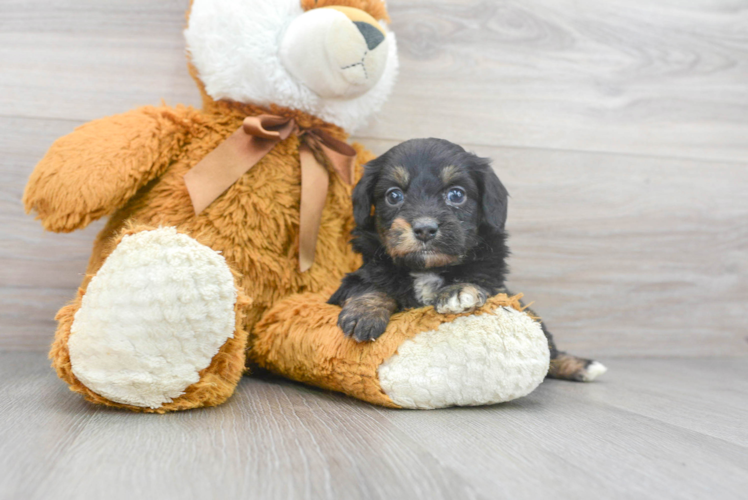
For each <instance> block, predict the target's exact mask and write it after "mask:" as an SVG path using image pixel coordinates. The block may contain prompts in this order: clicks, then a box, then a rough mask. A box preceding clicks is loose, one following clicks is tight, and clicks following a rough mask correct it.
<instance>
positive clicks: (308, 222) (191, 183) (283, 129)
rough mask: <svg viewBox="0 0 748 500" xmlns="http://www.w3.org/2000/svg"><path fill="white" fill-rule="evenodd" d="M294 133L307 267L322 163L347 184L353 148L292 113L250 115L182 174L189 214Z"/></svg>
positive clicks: (324, 183)
mask: <svg viewBox="0 0 748 500" xmlns="http://www.w3.org/2000/svg"><path fill="white" fill-rule="evenodd" d="M291 134H296V135H297V136H298V137H299V139H300V140H301V146H300V147H299V161H300V163H301V203H300V209H299V269H300V270H301V272H304V271H306V270H308V269H309V268H310V267H312V263H313V262H314V251H315V248H316V246H317V234H318V233H319V226H320V222H321V221H322V210H323V209H324V207H325V199H326V198H327V189H328V184H329V181H330V175H329V173H328V168H327V165H329V167H331V168H332V169H334V170H335V171H336V172H337V173H338V175H340V177H341V178H342V179H343V181H344V182H345V183H347V184H352V183H353V165H354V160H355V158H356V150H355V149H353V148H352V147H351V146H350V145H349V144H347V143H345V142H343V141H340V140H338V139H335V138H334V137H332V136H330V135H329V134H327V133H326V132H324V131H322V130H320V129H302V128H300V127H299V126H298V125H297V124H296V121H295V120H294V119H292V118H284V117H282V116H275V115H260V116H250V117H247V118H245V119H244V123H243V124H242V126H241V127H240V128H239V130H237V131H236V132H234V133H233V134H232V135H231V136H229V138H228V139H226V140H225V141H224V142H223V143H221V144H220V145H219V146H218V147H217V148H216V149H214V150H213V151H211V152H210V153H208V155H207V156H206V157H205V158H203V159H202V160H201V161H200V163H198V164H197V165H195V166H194V167H193V168H192V169H191V170H190V171H189V172H187V174H186V175H185V176H184V182H185V184H186V185H187V190H188V191H189V193H190V199H191V200H192V206H193V208H194V209H195V214H199V213H200V212H202V211H203V210H205V209H206V208H207V207H208V205H210V204H211V203H213V201H215V200H216V198H218V197H219V196H221V194H223V193H224V192H225V191H226V190H227V189H228V188H230V187H231V186H232V185H233V184H234V183H235V182H236V181H237V180H239V178H240V177H241V176H242V175H244V174H245V173H246V172H247V171H248V170H249V169H250V168H252V167H253V166H255V165H256V164H257V163H258V162H259V161H260V160H261V159H262V158H263V157H264V156H265V155H266V154H268V153H269V152H270V150H272V149H273V148H274V147H275V145H276V144H278V143H279V142H280V141H283V140H286V139H288V137H289V136H290V135H291Z"/></svg>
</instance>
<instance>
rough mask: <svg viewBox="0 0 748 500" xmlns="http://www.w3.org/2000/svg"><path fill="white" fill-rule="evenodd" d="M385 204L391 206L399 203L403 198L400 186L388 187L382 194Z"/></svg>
mask: <svg viewBox="0 0 748 500" xmlns="http://www.w3.org/2000/svg"><path fill="white" fill-rule="evenodd" d="M384 199H385V200H386V201H387V204H388V205H390V206H393V207H396V206H398V205H400V204H401V203H402V202H403V200H404V199H405V194H404V193H403V190H402V189H400V188H389V189H388V190H387V192H386V193H385V195H384Z"/></svg>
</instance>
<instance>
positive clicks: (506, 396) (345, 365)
mask: <svg viewBox="0 0 748 500" xmlns="http://www.w3.org/2000/svg"><path fill="white" fill-rule="evenodd" d="M325 299H326V296H324V295H321V294H304V295H297V296H294V297H290V298H288V299H286V300H284V301H281V302H280V303H279V304H276V306H274V307H273V308H272V309H271V310H270V311H269V312H268V313H266V315H265V317H264V318H263V319H262V320H261V321H260V323H259V324H258V325H257V327H256V328H255V334H256V338H254V342H253V345H252V347H251V349H250V359H251V360H252V361H254V362H255V363H258V364H259V365H261V366H263V367H265V368H268V369H270V370H272V371H275V372H277V373H279V374H281V375H284V376H286V377H289V378H293V379H295V380H299V381H301V382H306V383H309V384H313V385H317V386H320V387H324V388H327V389H332V390H336V391H340V392H344V393H346V394H349V395H351V396H354V397H356V398H359V399H363V400H365V401H368V402H370V403H375V404H380V405H384V406H391V407H402V408H420V409H431V408H444V407H448V406H475V405H486V404H493V403H500V402H504V401H510V400H512V399H516V398H519V397H522V396H525V395H527V394H529V393H530V392H532V391H533V390H534V389H535V388H536V387H537V386H538V385H539V384H540V383H541V382H542V381H543V379H544V378H545V375H546V374H547V373H548V363H549V358H550V353H549V349H548V341H547V340H546V338H545V335H544V334H543V331H542V329H541V327H540V324H539V323H538V322H537V321H535V320H533V319H532V318H531V317H530V316H528V315H527V314H525V313H523V312H520V311H518V310H517V308H520V307H521V306H520V304H519V300H518V298H516V297H507V296H505V295H504V296H496V297H492V298H490V299H488V301H487V303H486V304H485V306H483V307H481V308H480V309H478V310H477V311H476V312H475V313H473V314H463V315H460V316H446V315H443V314H438V313H437V312H436V311H435V310H434V309H433V308H430V307H429V308H423V309H417V310H411V311H405V312H403V313H399V314H396V315H394V316H392V319H391V321H390V324H389V326H388V327H387V331H386V332H385V333H384V335H382V336H381V337H380V338H378V339H377V340H376V341H375V342H369V343H358V342H356V341H354V340H353V339H350V338H347V337H345V335H344V334H343V332H342V331H341V330H340V328H339V327H338V326H337V325H336V320H337V316H338V313H339V312H340V308H338V307H336V306H331V305H328V304H326V303H325Z"/></svg>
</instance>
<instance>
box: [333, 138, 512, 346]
mask: <svg viewBox="0 0 748 500" xmlns="http://www.w3.org/2000/svg"><path fill="white" fill-rule="evenodd" d="M456 190H459V193H461V196H462V198H461V199H460V201H459V203H457V202H454V201H453V200H452V199H451V196H453V195H455V193H456ZM393 193H395V194H398V197H397V198H396V200H395V201H393V200H392V199H390V197H391V196H392V195H393ZM507 196H508V195H507V192H506V189H505V188H504V186H503V185H502V184H501V181H499V179H498V177H497V176H496V174H495V173H494V172H493V170H492V169H491V166H490V163H489V161H488V160H486V159H484V158H478V157H477V156H475V155H473V154H470V153H467V152H466V151H465V150H464V149H463V148H461V147H460V146H457V145H456V144H452V143H450V142H448V141H444V140H440V139H414V140H410V141H407V142H404V143H402V144H400V145H398V146H395V147H394V148H392V149H391V150H390V151H388V152H386V153H385V154H383V155H382V156H380V157H379V158H377V159H376V160H374V161H372V162H370V163H369V164H368V165H367V166H366V171H365V173H364V176H363V178H362V179H361V182H359V183H358V185H357V186H356V189H355V191H354V193H353V200H354V211H355V212H354V213H355V216H356V223H357V226H356V229H355V230H354V231H353V234H354V236H355V239H354V241H353V248H354V249H355V250H356V251H357V252H358V253H360V254H361V255H362V256H363V259H364V264H363V266H362V267H361V268H360V269H358V270H357V271H356V272H354V273H351V274H349V275H347V276H346V277H345V279H344V280H343V283H342V285H341V287H340V288H339V289H338V291H337V292H335V294H334V295H333V296H332V297H331V299H330V303H332V304H338V305H341V306H343V312H342V313H341V327H342V328H343V330H344V331H345V333H347V334H350V335H353V336H354V338H357V339H358V340H365V339H366V340H369V339H371V338H377V337H378V336H379V335H381V334H382V333H383V332H384V329H385V327H386V325H387V323H386V321H384V322H381V321H380V322H378V328H377V330H376V331H373V332H372V331H371V330H372V328H371V327H369V323H370V321H369V320H368V319H367V315H368V314H369V313H368V312H367V311H366V310H365V309H363V310H361V314H360V316H359V317H358V319H357V321H360V322H361V324H362V325H363V326H365V327H366V328H365V331H361V332H359V331H358V330H359V325H358V322H357V321H348V322H343V321H342V319H343V318H344V317H349V316H350V314H348V312H347V311H346V309H348V308H349V307H350V304H355V303H356V297H358V296H360V295H367V294H368V295H370V294H372V293H376V292H379V293H383V294H385V295H386V296H388V297H391V298H392V299H394V301H395V302H396V307H395V308H394V310H402V309H408V308H414V307H423V306H427V305H434V306H435V307H436V308H437V310H438V311H439V312H444V313H460V312H469V311H471V310H473V309H476V308H478V307H480V306H482V305H483V304H484V303H485V301H486V299H487V298H488V296H489V295H495V294H497V293H499V292H501V291H503V290H504V280H505V276H506V272H507V267H506V257H507V255H508V249H507V247H506V244H505V238H506V236H505V234H504V231H503V228H504V223H505V222H506V216H507ZM372 207H373V208H374V211H373V214H372ZM425 230H428V231H431V233H430V234H428V235H426V234H420V235H419V231H421V232H423V231H425Z"/></svg>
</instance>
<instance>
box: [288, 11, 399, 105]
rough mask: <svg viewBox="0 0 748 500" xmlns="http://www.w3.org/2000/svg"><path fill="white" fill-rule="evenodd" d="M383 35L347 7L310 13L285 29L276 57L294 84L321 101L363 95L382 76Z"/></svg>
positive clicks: (385, 50) (370, 19)
mask: <svg viewBox="0 0 748 500" xmlns="http://www.w3.org/2000/svg"><path fill="white" fill-rule="evenodd" d="M388 45H389V44H388V38H387V33H386V31H385V30H384V28H382V26H381V25H380V24H379V23H378V22H377V21H376V20H375V19H374V18H373V17H371V16H370V15H369V14H367V13H366V12H364V11H362V10H359V9H354V8H351V7H337V6H336V7H325V8H319V9H312V10H310V11H308V12H306V13H304V14H303V15H301V16H299V17H298V18H296V19H295V20H294V21H293V22H292V23H291V24H290V25H289V27H288V29H287V30H286V33H285V35H284V37H283V41H282V43H281V49H280V58H281V61H282V63H283V65H284V67H285V68H286V70H287V71H288V72H289V73H290V74H291V75H292V76H293V77H294V78H295V79H296V80H297V81H299V82H300V83H302V84H303V85H304V86H306V87H307V88H309V89H310V90H312V91H313V92H314V93H316V94H317V95H319V96H320V97H324V98H342V99H351V98H355V97H358V96H361V95H363V94H365V93H366V92H367V91H369V90H370V89H371V88H372V87H374V85H376V84H377V82H378V81H379V79H380V78H381V77H382V74H383V73H384V69H385V67H386V64H387V58H388V57H389V49H388Z"/></svg>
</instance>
